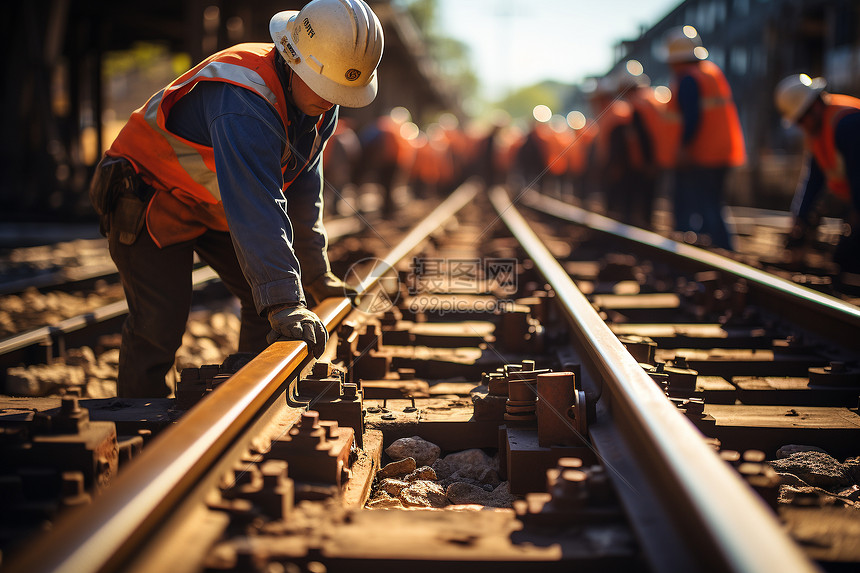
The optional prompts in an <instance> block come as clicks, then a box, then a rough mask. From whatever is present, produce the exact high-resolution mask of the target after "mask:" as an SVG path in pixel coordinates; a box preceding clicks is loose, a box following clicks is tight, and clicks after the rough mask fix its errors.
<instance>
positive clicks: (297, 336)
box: [267, 304, 328, 358]
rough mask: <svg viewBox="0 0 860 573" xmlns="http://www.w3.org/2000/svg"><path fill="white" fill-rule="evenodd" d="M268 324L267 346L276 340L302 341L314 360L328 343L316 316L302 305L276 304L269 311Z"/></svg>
mask: <svg viewBox="0 0 860 573" xmlns="http://www.w3.org/2000/svg"><path fill="white" fill-rule="evenodd" d="M268 316H269V324H271V325H272V332H270V333H269V336H268V338H267V340H268V341H269V344H271V343H273V342H274V341H276V340H282V339H287V340H304V341H305V342H307V343H308V350H310V351H311V352H312V353H313V355H314V358H319V357H320V356H322V353H323V352H324V351H325V344H326V342H328V331H326V329H325V325H324V324H323V323H322V321H321V320H320V319H319V317H318V316H317V315H315V314H314V313H313V312H311V311H310V310H308V308H307V307H305V306H304V305H303V304H292V305H291V304H278V305H275V306H273V307H271V308H270V309H269V312H268Z"/></svg>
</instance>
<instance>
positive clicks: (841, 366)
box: [825, 361, 845, 374]
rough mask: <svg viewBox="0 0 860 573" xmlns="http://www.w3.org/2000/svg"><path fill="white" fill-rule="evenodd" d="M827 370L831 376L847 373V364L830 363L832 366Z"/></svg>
mask: <svg viewBox="0 0 860 573" xmlns="http://www.w3.org/2000/svg"><path fill="white" fill-rule="evenodd" d="M825 370H828V371H829V372H830V373H831V374H833V373H838V372H845V363H844V362H836V361H832V362H830V366H829V367H828V368H825Z"/></svg>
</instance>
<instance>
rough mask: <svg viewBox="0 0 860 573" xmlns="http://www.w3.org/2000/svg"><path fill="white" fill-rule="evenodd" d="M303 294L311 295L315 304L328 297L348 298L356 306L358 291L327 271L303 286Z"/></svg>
mask: <svg viewBox="0 0 860 573" xmlns="http://www.w3.org/2000/svg"><path fill="white" fill-rule="evenodd" d="M305 294H309V295H311V297H313V299H314V302H315V303H316V304H319V303H321V302H322V301H323V300H325V299H327V298H330V297H344V296H345V297H348V298H349V299H350V300H352V301H353V302H354V303H355V304H358V300H357V299H358V291H357V290H355V288H354V287H351V286H350V285H348V284H346V283H345V282H343V281H342V280H341V279H339V278H337V276H335V274H334V273H333V272H331V271H328V272H327V273H325V274H322V275H320V276H318V277H317V278H315V279H314V280H312V281H311V282H310V284H308V285H305Z"/></svg>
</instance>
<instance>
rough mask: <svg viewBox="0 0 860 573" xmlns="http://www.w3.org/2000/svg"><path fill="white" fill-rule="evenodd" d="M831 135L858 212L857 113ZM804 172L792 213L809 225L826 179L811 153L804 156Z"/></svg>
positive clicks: (859, 159) (859, 140)
mask: <svg viewBox="0 0 860 573" xmlns="http://www.w3.org/2000/svg"><path fill="white" fill-rule="evenodd" d="M833 135H834V141H835V143H836V150H837V151H838V152H839V154H840V155H841V156H842V159H843V160H844V161H845V176H846V178H847V180H848V186H849V188H850V189H851V205H852V208H853V209H854V210H855V211H860V113H850V114H848V115H846V116H845V117H843V118H842V119H840V120H839V122H838V123H837V124H836V128H835V130H834V132H833ZM804 172H805V176H804V177H802V178H801V182H800V185H799V186H798V190H797V193H795V196H794V200H793V201H792V205H791V212H792V214H793V215H794V216H795V217H796V218H797V219H799V220H801V221H805V222H808V221H809V216H810V214H811V213H812V211H813V209H814V208H815V204H816V202H817V201H818V198H819V197H820V196H821V192H822V191H823V190H824V189H825V188H826V185H827V178H826V176H825V174H824V171H823V170H822V169H821V166H820V165H818V162H817V161H815V157H814V156H813V155H812V153H807V157H806V165H805V167H804Z"/></svg>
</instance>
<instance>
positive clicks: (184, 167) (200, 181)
mask: <svg viewBox="0 0 860 573" xmlns="http://www.w3.org/2000/svg"><path fill="white" fill-rule="evenodd" d="M273 50H274V47H273V46H272V45H270V44H240V45H239V46H234V47H233V48H228V49H227V50H223V51H222V52H219V53H217V54H215V55H213V56H211V57H210V58H208V59H207V60H204V61H203V62H201V63H200V64H198V65H197V66H196V67H195V68H193V69H191V70H189V71H188V72H186V73H185V74H183V75H182V76H180V77H179V78H177V79H176V80H174V81H173V82H171V83H170V84H169V85H168V86H167V87H166V88H164V89H163V90H161V91H160V92H158V93H157V94H155V95H154V96H152V98H150V100H149V101H148V102H147V103H146V104H145V105H144V106H143V107H141V108H140V109H138V110H137V111H135V112H134V113H133V114H132V116H131V118H130V119H129V121H128V123H127V124H126V126H125V127H123V129H122V131H121V132H120V135H119V136H118V137H117V139H116V141H114V143H113V145H112V146H111V148H110V149H109V150H108V152H107V154H108V155H113V156H116V155H120V156H124V157H126V158H128V159H129V160H130V161H131V162H132V163H133V164H134V165H135V168H136V169H137V170H138V172H139V173H140V175H141V177H142V178H143V179H144V181H145V182H146V183H148V184H150V185H152V187H154V188H155V189H156V190H160V191H169V192H174V190H180V191H181V192H182V193H183V194H185V195H191V196H192V197H194V198H195V199H196V200H198V201H201V202H204V203H213V204H214V203H218V202H219V201H220V199H221V193H220V190H219V188H218V180H217V177H216V175H215V160H214V152H213V150H212V148H211V147H207V146H204V145H199V144H197V143H194V142H191V141H188V140H185V139H182V138H181V137H177V136H176V135H174V134H172V133H170V132H169V131H167V129H166V122H167V116H168V115H169V114H170V109H171V108H172V107H173V105H175V104H176V102H177V101H178V100H179V99H180V98H181V97H182V96H184V95H185V94H186V93H188V91H190V90H191V88H192V87H193V86H194V85H195V84H197V82H200V81H220V82H227V83H230V84H233V85H237V86H240V87H242V88H246V89H249V90H251V91H252V92H254V93H256V94H258V95H259V96H261V97H263V98H264V99H266V101H268V102H269V103H270V104H271V105H272V106H273V107H274V108H275V111H276V112H277V113H278V116H279V117H280V118H281V121H282V123H283V125H284V127H285V128H286V125H287V123H288V118H287V110H286V105H285V102H284V101H282V100H283V97H281V98H280V100H279V98H278V96H277V95H276V92H275V90H276V89H277V90H280V89H281V88H280V80H279V79H278V77H277V72H276V71H275V69H274V66H273V65H272V63H273V61H274V58H273V54H274V51H273ZM261 74H262V75H261ZM284 139H286V132H285V133H284Z"/></svg>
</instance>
